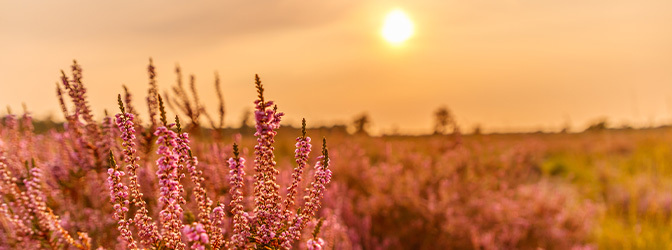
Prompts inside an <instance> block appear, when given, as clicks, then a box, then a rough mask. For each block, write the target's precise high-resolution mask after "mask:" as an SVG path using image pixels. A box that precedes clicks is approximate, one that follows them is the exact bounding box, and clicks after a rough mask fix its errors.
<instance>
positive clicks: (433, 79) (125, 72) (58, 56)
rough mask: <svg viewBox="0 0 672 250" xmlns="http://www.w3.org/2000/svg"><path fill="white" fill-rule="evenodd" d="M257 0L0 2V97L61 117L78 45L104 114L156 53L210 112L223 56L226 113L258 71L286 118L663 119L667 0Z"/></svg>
mask: <svg viewBox="0 0 672 250" xmlns="http://www.w3.org/2000/svg"><path fill="white" fill-rule="evenodd" d="M261 2H263V4H260V2H259V1H203V2H199V4H194V3H193V2H181V1H170V2H165V1H158V0H152V1H125V0H122V1H109V2H100V1H70V0H66V1H0V37H2V39H0V54H1V55H2V56H1V57H0V77H1V78H0V82H1V83H0V84H1V85H0V86H2V88H1V90H0V100H2V104H7V105H10V106H11V107H12V109H13V110H20V109H21V104H22V103H25V104H26V105H27V107H28V108H29V109H30V110H32V111H33V112H34V113H35V114H36V116H37V117H46V116H47V115H48V114H53V116H54V117H56V118H58V119H62V114H61V113H60V109H59V107H58V101H57V98H56V95H55V83H56V82H57V81H58V79H59V74H60V73H59V72H60V70H61V69H64V70H68V67H69V65H70V64H71V62H72V60H73V59H77V61H78V62H79V63H80V64H81V65H82V67H83V74H84V79H83V80H84V84H85V85H86V87H87V88H88V93H87V94H88V96H89V98H90V102H91V107H93V108H94V112H95V114H96V115H98V117H101V116H102V113H103V111H104V109H107V110H109V111H111V112H114V111H116V108H115V104H116V94H117V93H121V92H122V91H123V90H122V87H121V85H122V84H126V85H127V86H129V89H130V91H131V92H132V93H134V94H135V96H136V100H137V101H141V100H142V98H144V96H145V95H146V93H147V82H148V80H147V72H146V68H147V64H148V60H149V58H150V57H152V58H153V59H154V63H155V66H156V68H157V80H158V84H159V87H160V88H161V91H160V92H161V93H163V92H164V91H167V90H169V88H170V86H172V85H173V84H174V83H175V79H176V76H175V73H174V67H175V65H176V64H179V65H180V66H181V67H182V71H183V72H184V75H185V81H186V79H187V77H188V75H189V74H194V75H195V77H196V78H195V79H196V83H197V88H198V90H199V91H200V92H201V98H202V99H203V101H204V102H205V105H206V107H208V109H212V110H213V112H214V109H215V108H216V107H215V106H216V104H217V98H216V94H215V92H214V91H213V90H214V88H213V82H214V74H215V71H217V72H218V73H219V75H220V77H221V81H222V88H223V90H224V99H225V102H226V123H227V125H228V126H234V127H237V126H239V124H240V120H241V116H242V114H243V112H244V111H245V110H249V109H251V108H252V107H253V103H252V102H251V101H250V100H253V99H254V96H255V92H254V89H253V88H252V87H251V86H252V84H253V81H254V74H259V75H260V77H261V79H262V81H263V82H264V84H265V86H266V89H267V92H266V94H267V96H268V98H270V99H273V100H276V101H277V103H278V104H280V106H279V109H280V110H282V111H285V112H286V113H287V114H288V116H287V117H286V119H285V120H284V121H283V122H284V123H285V124H293V125H298V124H299V123H300V121H301V118H302V117H305V118H306V119H307V120H308V122H309V124H312V125H314V126H318V125H327V124H333V123H343V124H351V122H352V120H353V119H354V118H355V117H356V116H357V115H360V114H362V113H367V114H368V115H369V117H370V119H371V122H372V124H371V125H372V130H373V131H374V133H378V134H379V133H387V132H390V131H392V130H397V131H399V132H401V133H428V132H431V131H432V121H433V120H432V119H433V114H434V112H435V111H436V109H437V108H439V107H441V106H446V107H448V108H449V109H450V110H451V112H452V113H453V114H454V115H455V118H456V120H457V123H458V124H460V126H461V127H463V130H464V131H467V132H469V131H470V130H471V129H472V128H473V127H474V126H476V125H477V124H478V125H481V127H482V128H483V130H484V131H486V132H491V131H536V130H546V131H558V130H560V129H561V128H562V127H564V126H565V125H569V126H570V127H571V128H572V129H573V130H577V131H578V130H582V129H584V128H585V127H586V126H587V125H588V124H589V123H591V122H592V121H594V120H596V119H600V118H607V119H608V121H610V122H611V123H612V124H613V125H615V126H620V125H621V124H630V125H633V126H649V125H660V124H666V123H669V122H670V120H672V110H671V109H672V28H671V25H670V24H672V15H670V13H672V1H664V0H642V1H625V0H616V1H610V0H585V1H561V0H550V1H538V0H536V1H532V0H530V1H527V0H508V1H484V0H476V1H452V0H451V1H429V0H418V1H382V0H364V1H361V0H356V1H355V0H345V1H297V0H276V1H261ZM395 10H401V11H403V12H395ZM388 15H389V16H388ZM399 15H401V17H399ZM386 18H387V19H386ZM409 19H410V20H409ZM386 20H387V21H386ZM388 26H389V28H388ZM383 27H384V28H383ZM409 27H410V28H409ZM387 29H389V30H390V31H389V35H388V31H385V30H387ZM381 32H382V33H383V34H385V35H384V37H381ZM411 33H412V37H410V39H408V40H406V38H408V36H409V35H410V34H411ZM394 44H397V45H394ZM141 110H143V111H144V110H145V109H141Z"/></svg>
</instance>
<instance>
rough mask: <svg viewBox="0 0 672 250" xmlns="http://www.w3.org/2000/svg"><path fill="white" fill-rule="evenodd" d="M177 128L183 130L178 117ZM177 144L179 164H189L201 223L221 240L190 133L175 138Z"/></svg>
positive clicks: (211, 234)
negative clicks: (190, 143) (216, 230)
mask: <svg viewBox="0 0 672 250" xmlns="http://www.w3.org/2000/svg"><path fill="white" fill-rule="evenodd" d="M175 119H176V123H177V129H178V132H179V131H180V130H181V127H180V125H179V124H180V123H179V121H180V120H179V119H178V118H177V117H176V118H175ZM175 141H176V142H177V146H176V147H175V148H174V153H176V154H178V155H179V158H178V159H179V164H180V166H183V165H182V164H186V165H187V171H188V172H189V176H190V178H191V181H192V182H193V183H194V189H193V191H192V192H193V193H194V196H196V202H197V203H198V210H199V213H198V218H199V222H200V223H201V225H204V226H205V231H206V232H207V233H208V234H209V235H210V236H211V237H210V238H212V239H213V240H215V241H219V238H221V237H219V236H215V235H214V234H213V230H212V228H213V224H212V221H210V210H211V206H212V201H211V200H210V199H208V197H207V194H206V190H205V188H203V181H204V178H203V177H202V175H203V171H201V170H198V169H196V167H197V166H198V158H196V157H195V156H193V155H192V154H191V148H190V147H189V142H190V141H189V135H188V134H187V133H180V134H179V136H178V137H177V138H176V139H175ZM218 243H219V242H218Z"/></svg>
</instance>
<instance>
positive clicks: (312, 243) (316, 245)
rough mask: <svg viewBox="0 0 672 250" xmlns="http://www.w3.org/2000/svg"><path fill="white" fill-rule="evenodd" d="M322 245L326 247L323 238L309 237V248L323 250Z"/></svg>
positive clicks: (309, 249) (310, 249) (307, 244)
mask: <svg viewBox="0 0 672 250" xmlns="http://www.w3.org/2000/svg"><path fill="white" fill-rule="evenodd" d="M322 247H324V240H323V239H322V238H317V239H309V240H308V241H307V242H306V248H307V249H308V250H322Z"/></svg>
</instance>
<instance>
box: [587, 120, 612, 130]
mask: <svg viewBox="0 0 672 250" xmlns="http://www.w3.org/2000/svg"><path fill="white" fill-rule="evenodd" d="M605 129H607V120H606V119H600V120H598V121H595V122H593V124H590V126H588V128H586V131H587V132H588V131H602V130H605Z"/></svg>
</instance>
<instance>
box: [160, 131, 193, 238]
mask: <svg viewBox="0 0 672 250" xmlns="http://www.w3.org/2000/svg"><path fill="white" fill-rule="evenodd" d="M172 125H173V124H169V125H168V126H169V127H171V126H172ZM154 135H156V136H158V138H157V140H156V144H158V145H159V148H158V149H157V151H156V153H157V154H159V155H161V157H159V159H158V160H157V161H156V163H157V165H158V168H159V170H158V171H157V172H156V174H157V175H158V177H159V193H160V196H159V205H160V206H161V208H162V210H161V212H159V216H160V217H159V218H160V221H161V223H162V226H163V229H164V232H165V234H166V235H164V240H165V241H166V245H167V246H168V247H171V248H184V247H185V245H184V243H183V242H182V240H181V237H180V229H181V228H182V213H183V209H182V207H181V206H180V204H185V203H186V201H185V200H184V197H182V193H183V192H184V187H183V186H182V184H180V179H181V178H182V177H184V174H181V173H180V172H179V166H178V155H176V154H175V152H174V151H173V150H172V149H174V148H175V147H177V142H176V141H175V138H176V137H177V134H175V132H173V131H172V130H169V129H168V128H166V127H164V126H161V127H158V128H157V129H156V132H154Z"/></svg>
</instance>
